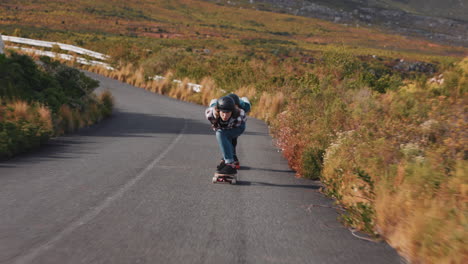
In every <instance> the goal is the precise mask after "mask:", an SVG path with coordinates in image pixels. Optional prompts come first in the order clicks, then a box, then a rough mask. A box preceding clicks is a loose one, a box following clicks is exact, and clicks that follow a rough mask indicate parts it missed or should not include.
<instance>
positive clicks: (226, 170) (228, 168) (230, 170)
mask: <svg viewBox="0 0 468 264" xmlns="http://www.w3.org/2000/svg"><path fill="white" fill-rule="evenodd" d="M219 173H221V174H237V170H236V165H234V163H226V164H225V166H224V167H223V168H222V169H221V170H220V171H219Z"/></svg>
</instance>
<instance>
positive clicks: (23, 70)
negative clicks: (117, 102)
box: [0, 53, 113, 159]
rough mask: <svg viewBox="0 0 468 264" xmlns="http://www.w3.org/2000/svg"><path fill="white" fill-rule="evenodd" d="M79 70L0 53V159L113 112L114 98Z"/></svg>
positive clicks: (43, 60)
mask: <svg viewBox="0 0 468 264" xmlns="http://www.w3.org/2000/svg"><path fill="white" fill-rule="evenodd" d="M98 86H99V82H98V81H96V80H93V79H91V78H89V77H87V76H85V75H84V74H83V73H82V72H80V71H79V70H76V69H73V68H70V67H67V66H64V65H62V64H60V63H57V62H52V61H51V60H50V59H49V58H47V57H43V58H40V61H39V63H38V64H36V63H35V62H34V61H33V60H32V59H31V58H30V57H28V56H25V55H18V54H16V53H11V54H10V55H8V56H7V55H5V54H0V159H4V158H9V157H11V156H13V155H15V154H18V153H21V152H24V151H27V150H29V149H32V148H35V147H38V146H39V145H41V144H43V143H44V142H46V141H47V140H48V139H50V138H51V137H54V136H59V135H62V134H64V133H66V132H72V131H75V130H76V129H78V128H81V127H85V126H89V125H91V124H94V123H96V122H98V121H100V120H101V119H103V118H105V117H107V116H109V115H110V114H111V113H112V107H113V98H112V95H111V94H110V92H108V91H106V92H104V93H102V94H100V95H99V96H97V95H96V94H94V93H93V91H94V90H95V89H96V88H97V87H98Z"/></svg>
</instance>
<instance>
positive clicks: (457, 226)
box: [375, 161, 468, 264]
mask: <svg viewBox="0 0 468 264" xmlns="http://www.w3.org/2000/svg"><path fill="white" fill-rule="evenodd" d="M467 167H468V166H467V162H466V161H462V162H461V163H459V165H458V166H457V171H456V173H455V175H454V176H453V177H451V178H450V179H448V180H447V182H445V183H443V187H442V188H440V190H439V191H438V192H437V193H436V194H433V197H432V196H431V197H427V196H425V195H420V194H415V193H414V189H415V186H413V185H412V184H409V183H401V184H398V185H394V183H382V184H380V185H379V186H377V190H376V191H377V193H378V195H377V197H376V201H375V210H376V216H377V217H376V227H377V230H379V233H381V234H383V236H384V237H385V238H386V240H387V241H388V242H389V243H390V244H391V245H392V246H393V247H395V248H396V249H398V250H399V251H400V252H402V253H403V254H404V256H405V257H406V258H407V259H408V260H410V261H412V262H414V263H457V264H458V263H459V264H462V263H467V261H468V249H467V248H466V243H467V238H468V230H467V228H466V226H467V224H468V219H467V218H466V212H467V210H468V206H467V204H468V198H467V197H468V182H467V179H466V175H467V173H468V172H467V171H466V168H467ZM387 184H389V185H392V186H391V188H389V187H388V186H387ZM392 189H394V190H395V191H390V190H392Z"/></svg>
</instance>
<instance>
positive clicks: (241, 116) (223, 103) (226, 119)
mask: <svg viewBox="0 0 468 264" xmlns="http://www.w3.org/2000/svg"><path fill="white" fill-rule="evenodd" d="M205 115H206V119H208V121H210V123H211V126H212V128H213V130H214V131H216V140H217V141H218V145H219V148H220V150H221V153H222V155H223V160H222V161H221V163H220V164H219V165H218V166H217V170H216V172H217V173H220V174H236V173H237V169H236V165H235V162H234V146H233V144H232V140H233V139H234V138H237V137H239V136H240V135H241V134H242V133H244V130H245V121H246V115H245V111H244V110H242V109H240V108H238V107H236V104H235V102H234V100H233V99H232V98H231V97H229V96H223V97H221V98H219V99H218V100H217V102H216V105H214V106H211V107H209V108H207V109H206V111H205Z"/></svg>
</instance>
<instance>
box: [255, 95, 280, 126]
mask: <svg viewBox="0 0 468 264" xmlns="http://www.w3.org/2000/svg"><path fill="white" fill-rule="evenodd" d="M284 102H285V96H284V94H283V93H282V92H277V93H276V94H270V93H267V92H263V93H262V95H261V96H260V98H259V100H258V103H257V104H255V105H254V106H253V107H252V116H254V117H257V118H260V119H263V120H265V121H266V122H269V121H271V120H272V119H273V118H275V117H276V115H277V114H278V113H279V111H280V110H281V108H282V106H283V104H284Z"/></svg>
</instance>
